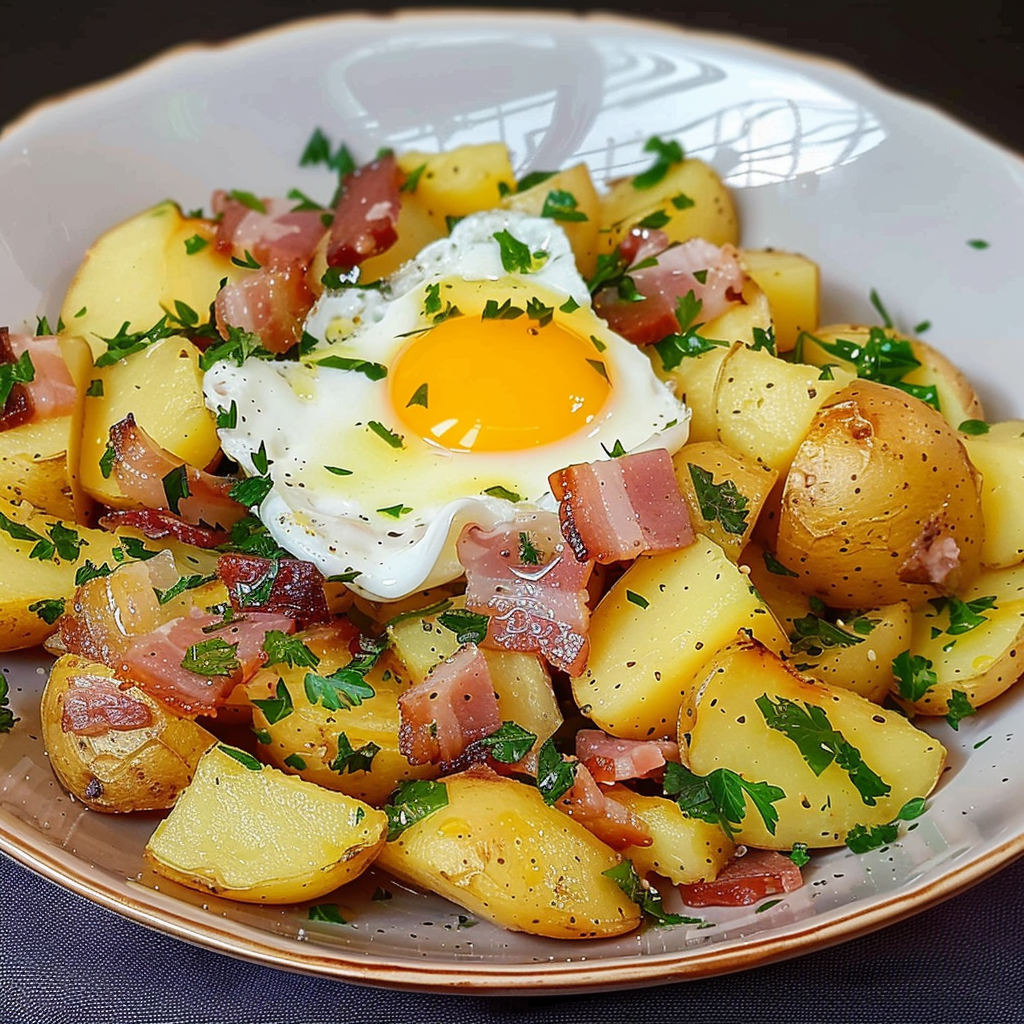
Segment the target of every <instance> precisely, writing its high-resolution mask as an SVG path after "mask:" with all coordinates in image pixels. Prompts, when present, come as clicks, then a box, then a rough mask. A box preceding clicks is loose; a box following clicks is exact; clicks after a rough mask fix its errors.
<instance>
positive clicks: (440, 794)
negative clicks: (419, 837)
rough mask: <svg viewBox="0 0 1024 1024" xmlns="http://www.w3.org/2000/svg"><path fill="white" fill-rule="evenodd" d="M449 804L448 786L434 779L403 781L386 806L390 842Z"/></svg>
mask: <svg viewBox="0 0 1024 1024" xmlns="http://www.w3.org/2000/svg"><path fill="white" fill-rule="evenodd" d="M447 806H448V787H447V786H446V785H445V784H444V783H443V782H437V781H435V780H433V779H410V780H409V781H408V782H403V783H402V784H401V785H400V786H399V787H398V789H396V790H395V792H394V793H392V794H391V800H390V801H389V802H388V804H387V805H386V806H385V807H384V813H385V814H386V815H387V816H388V842H391V841H392V840H393V839H397V838H398V837H399V836H400V835H401V834H402V833H403V832H404V831H405V830H406V829H407V828H410V827H411V826H413V825H415V824H416V823H417V822H419V821H422V820H423V819H424V818H425V817H427V815H429V814H433V813H434V811H439V810H441V808H442V807H447Z"/></svg>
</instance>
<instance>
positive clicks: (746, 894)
mask: <svg viewBox="0 0 1024 1024" xmlns="http://www.w3.org/2000/svg"><path fill="white" fill-rule="evenodd" d="M803 884H804V880H803V876H802V875H801V874H800V868H798V867H797V865H796V864H794V863H793V861H792V860H790V858H789V857H786V856H784V855H783V854H781V853H778V852H777V851H775V850H750V849H748V850H747V852H746V853H745V854H743V856H737V857H734V858H733V859H732V860H731V861H730V862H729V863H728V864H727V865H726V866H725V867H724V868H723V869H722V870H721V871H720V872H719V873H718V877H717V878H716V879H715V880H714V881H713V882H691V883H688V884H686V885H681V886H680V887H679V891H680V893H681V894H682V897H683V902H684V903H686V904H688V905H689V906H691V907H748V906H750V905H751V904H752V903H757V901H758V900H762V899H764V898H765V897H766V896H773V895H776V894H777V893H781V892H792V891H793V890H794V889H799V888H800V886H802V885H803Z"/></svg>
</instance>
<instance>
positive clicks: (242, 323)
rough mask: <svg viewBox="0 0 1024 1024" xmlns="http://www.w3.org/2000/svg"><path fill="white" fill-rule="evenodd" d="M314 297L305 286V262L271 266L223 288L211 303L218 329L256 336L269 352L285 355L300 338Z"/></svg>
mask: <svg viewBox="0 0 1024 1024" xmlns="http://www.w3.org/2000/svg"><path fill="white" fill-rule="evenodd" d="M315 298H316V297H315V296H314V295H313V293H312V292H311V291H310V290H309V287H308V286H307V284H306V263H304V262H302V261H298V260H293V261H292V262H290V263H282V262H277V263H271V264H269V265H268V266H265V267H260V269H259V270H254V271H253V272H252V273H251V274H248V275H247V276H246V277H243V278H242V279H241V280H240V281H235V282H234V283H229V284H226V285H224V287H223V288H221V290H220V291H219V292H218V293H217V298H216V300H215V301H214V312H215V318H216V321H217V325H218V330H219V331H220V333H221V335H222V336H223V337H225V338H226V337H228V330H227V327H228V325H230V326H232V327H239V328H241V329H242V330H243V331H250V332H252V333H253V334H258V335H259V338H260V341H261V343H262V344H263V347H264V348H266V349H269V350H270V351H271V352H278V353H281V352H287V351H288V349H290V348H291V347H292V346H293V345H294V344H296V343H297V342H298V341H299V340H300V339H301V338H302V325H303V323H304V321H305V319H306V314H307V313H309V311H310V310H311V309H312V308H313V303H314V301H315Z"/></svg>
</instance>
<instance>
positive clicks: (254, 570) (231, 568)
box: [217, 554, 331, 626]
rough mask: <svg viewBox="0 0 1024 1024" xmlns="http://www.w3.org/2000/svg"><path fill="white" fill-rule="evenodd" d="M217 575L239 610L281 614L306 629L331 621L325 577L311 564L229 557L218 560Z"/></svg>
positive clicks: (234, 605)
mask: <svg viewBox="0 0 1024 1024" xmlns="http://www.w3.org/2000/svg"><path fill="white" fill-rule="evenodd" d="M217 575H218V576H219V577H220V579H221V582H222V583H223V584H224V585H225V586H226V587H227V588H228V595H229V596H230V598H231V605H232V607H233V608H234V609H235V610H236V611H245V612H248V611H260V612H279V613H281V614H283V615H288V616H290V617H291V618H293V619H296V620H298V621H299V622H300V623H301V624H302V625H303V626H307V625H311V624H313V623H317V622H328V621H330V618H331V612H330V609H329V608H328V606H327V596H326V595H325V594H324V582H325V581H324V577H323V574H322V573H321V572H320V570H319V569H318V568H317V567H316V566H315V565H314V564H313V563H312V562H304V561H302V560H301V559H298V558H281V559H276V560H275V559H272V558H261V557H259V556H258V555H240V554H228V555H221V556H220V558H218V559H217Z"/></svg>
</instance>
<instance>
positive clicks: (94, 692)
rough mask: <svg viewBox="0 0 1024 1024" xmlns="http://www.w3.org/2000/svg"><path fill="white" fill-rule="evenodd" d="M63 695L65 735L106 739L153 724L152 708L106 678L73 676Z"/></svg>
mask: <svg viewBox="0 0 1024 1024" xmlns="http://www.w3.org/2000/svg"><path fill="white" fill-rule="evenodd" d="M69 682H70V686H69V687H68V689H67V690H66V691H65V693H64V700H63V701H62V705H63V706H62V709H61V716H60V727H61V731H62V732H73V733H74V734H75V735H76V736H103V735H104V734H106V733H108V732H111V731H112V730H113V731H117V732H127V731H128V730H130V729H144V728H146V727H147V726H149V725H152V724H153V709H152V708H151V707H150V706H149V705H148V704H146V703H145V701H141V700H139V699H138V698H137V697H132V696H131V694H128V693H125V692H124V691H123V690H122V689H120V687H119V686H118V685H117V682H116V680H113V679H110V678H108V677H107V676H93V675H79V676H72V677H71V679H70V680H69Z"/></svg>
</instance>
